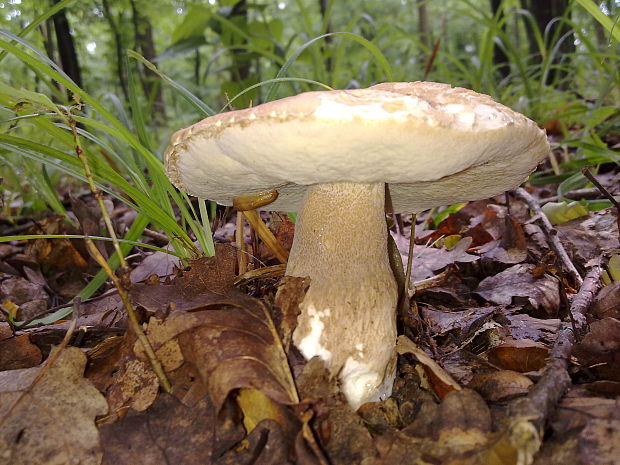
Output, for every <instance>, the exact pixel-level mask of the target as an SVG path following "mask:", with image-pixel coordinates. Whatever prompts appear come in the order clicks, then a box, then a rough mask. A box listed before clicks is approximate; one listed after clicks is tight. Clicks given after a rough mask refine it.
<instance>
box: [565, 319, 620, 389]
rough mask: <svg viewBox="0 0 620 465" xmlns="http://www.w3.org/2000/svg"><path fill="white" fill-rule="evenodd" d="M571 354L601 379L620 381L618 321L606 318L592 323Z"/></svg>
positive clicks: (619, 323) (619, 329) (619, 326)
mask: <svg viewBox="0 0 620 465" xmlns="http://www.w3.org/2000/svg"><path fill="white" fill-rule="evenodd" d="M573 354H574V355H575V356H576V357H577V359H578V360H579V362H580V363H581V364H582V365H584V366H586V367H591V368H590V369H591V370H592V371H593V372H595V373H596V374H598V376H600V377H602V378H603V379H608V380H612V381H620V320H616V319H615V318H609V317H608V318H604V319H602V320H599V321H595V322H594V323H592V324H591V325H590V331H589V332H588V334H586V335H585V336H584V338H583V339H582V340H581V341H580V342H579V343H578V344H576V345H575V347H574V348H573Z"/></svg>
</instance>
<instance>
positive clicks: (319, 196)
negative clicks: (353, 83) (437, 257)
mask: <svg viewBox="0 0 620 465" xmlns="http://www.w3.org/2000/svg"><path fill="white" fill-rule="evenodd" d="M548 151H549V145H548V143H547V139H546V137H545V133H544V131H542V130H541V129H539V128H538V126H537V125H536V124H535V123H534V122H533V121H531V120H529V119H528V118H526V117H525V116H523V115H521V114H519V113H516V112H514V111H513V110H511V109H510V108H507V107H505V106H504V105H501V104H499V103H496V102H495V101H493V99H492V98H491V97H489V96H487V95H481V94H478V93H476V92H473V91H471V90H467V89H462V88H453V87H451V86H450V85H447V84H439V83H434V82H412V83H408V82H395V83H384V84H379V85H375V86H372V87H369V88H367V89H354V90H334V91H320V92H306V93H303V94H299V95H296V96H294V97H288V98H283V99H281V100H277V101H274V102H269V103H265V104H263V105H258V106H256V107H253V108H248V109H245V110H238V111H231V112H228V113H223V114H219V115H216V116H212V117H209V118H207V119H205V120H203V121H201V122H199V123H196V124H194V125H193V126H190V127H188V128H186V129H183V130H180V131H178V132H176V133H175V134H174V135H173V136H172V142H171V145H170V147H169V148H168V150H167V151H166V159H165V166H166V170H167V173H168V175H169V176H170V178H171V180H172V182H173V183H174V184H175V185H176V186H177V187H179V188H180V189H183V190H185V191H187V192H188V193H190V194H193V195H196V196H199V197H202V198H208V199H211V200H215V201H217V202H218V203H221V204H224V205H230V204H231V203H232V201H233V199H234V198H235V197H238V196H241V195H243V194H247V193H252V192H261V191H268V190H272V189H276V190H277V191H278V192H279V196H278V197H277V199H276V200H275V201H274V202H273V203H272V204H270V205H269V206H267V207H266V208H269V209H270V210H281V211H298V212H299V215H298V217H297V225H296V230H295V237H294V242H293V248H292V250H291V254H290V258H289V262H288V265H287V270H286V274H287V275H290V276H300V277H304V276H309V277H310V278H311V284H310V288H309V290H308V292H307V294H306V296H305V298H304V300H303V302H302V304H301V313H300V315H299V318H298V325H297V328H296V330H295V332H294V334H293V342H294V343H295V345H296V346H297V348H298V349H299V350H300V351H301V353H302V354H303V355H304V357H306V358H307V359H311V358H312V357H315V356H318V357H320V358H321V359H322V360H323V361H324V363H325V364H326V365H327V367H328V368H329V370H330V371H331V373H332V374H334V375H337V376H338V377H339V378H340V381H341V385H342V391H343V392H344V394H345V396H346V397H347V399H348V401H349V403H350V404H351V405H352V406H353V407H354V408H357V407H358V406H360V405H361V404H362V403H364V402H367V401H371V400H377V399H379V398H383V397H385V396H388V395H389V394H390V393H391V389H392V382H393V376H394V363H393V361H394V359H395V355H394V354H395V352H394V346H395V341H396V321H395V320H396V317H395V309H396V301H397V290H396V283H395V280H394V277H393V275H392V271H391V270H390V265H389V261H388V252H387V236H388V231H387V228H386V221H385V199H386V186H388V188H389V194H390V200H391V206H392V208H393V211H395V212H420V211H422V210H425V209H428V208H431V207H435V206H440V205H449V204H453V203H455V202H462V201H468V200H477V199H483V198H488V197H491V196H494V195H497V194H499V193H501V192H504V191H505V190H507V189H512V188H514V187H516V186H518V185H519V184H520V183H522V182H523V181H524V180H525V179H526V178H527V177H528V175H529V174H530V173H531V172H532V171H533V170H534V168H535V167H536V165H537V164H538V163H539V162H540V161H541V160H542V159H543V158H544V157H545V156H546V155H547V153H548Z"/></svg>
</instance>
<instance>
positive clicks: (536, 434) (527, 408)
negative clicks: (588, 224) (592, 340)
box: [509, 266, 600, 465]
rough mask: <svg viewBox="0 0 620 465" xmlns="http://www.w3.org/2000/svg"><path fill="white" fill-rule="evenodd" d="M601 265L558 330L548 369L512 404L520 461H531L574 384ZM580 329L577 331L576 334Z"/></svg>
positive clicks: (513, 435) (512, 434)
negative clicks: (572, 365) (577, 348)
mask: <svg viewBox="0 0 620 465" xmlns="http://www.w3.org/2000/svg"><path fill="white" fill-rule="evenodd" d="M599 276H600V269H599V267H598V266H596V267H594V268H592V269H591V270H590V272H589V273H588V274H587V276H586V277H585V279H584V280H583V284H582V285H581V288H580V289H579V292H578V293H577V294H576V295H575V296H574V297H573V300H572V303H571V306H570V313H571V320H572V321H565V322H564V323H562V325H561V326H560V329H559V330H558V332H557V333H556V338H555V343H554V344H553V348H552V349H551V353H550V355H549V361H548V362H547V366H546V368H545V372H544V373H543V375H542V376H541V378H540V379H539V380H538V382H537V383H536V384H535V385H534V387H533V388H532V389H531V390H530V392H529V393H528V395H527V396H526V397H523V398H520V399H517V400H515V401H513V402H512V403H511V404H509V411H510V418H514V419H515V420H514V422H513V423H512V425H511V426H510V432H509V434H510V442H511V443H512V444H513V445H514V447H515V448H516V449H517V451H518V455H519V461H518V464H519V465H529V464H531V463H532V462H533V460H534V454H536V452H538V450H539V449H540V446H541V444H542V439H541V437H542V433H543V428H544V426H545V423H546V422H547V419H548V418H549V417H550V416H551V414H552V413H553V411H554V409H555V406H556V405H557V404H558V402H559V401H560V399H561V398H562V397H563V396H564V394H565V393H566V392H567V391H568V389H569V388H570V386H571V379H570V376H569V374H568V364H569V361H570V354H571V350H572V348H573V345H574V344H575V341H576V339H577V338H578V337H580V335H581V333H582V332H583V331H584V330H585V328H586V318H585V312H586V310H587V309H588V308H589V306H590V304H591V303H592V300H593V299H594V295H595V294H596V291H597V289H598V287H599V285H600V283H599ZM575 333H577V334H575Z"/></svg>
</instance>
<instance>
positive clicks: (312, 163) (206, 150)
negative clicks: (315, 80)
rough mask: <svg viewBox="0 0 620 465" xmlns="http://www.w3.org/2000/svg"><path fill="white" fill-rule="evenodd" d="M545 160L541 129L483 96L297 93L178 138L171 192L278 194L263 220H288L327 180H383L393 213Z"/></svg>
mask: <svg viewBox="0 0 620 465" xmlns="http://www.w3.org/2000/svg"><path fill="white" fill-rule="evenodd" d="M548 152H549V145H548V143H547V139H546V137H545V133H544V131H543V130H541V129H539V128H538V126H537V125H536V124H535V123H534V122H533V121H531V120H529V119H528V118H526V117H525V116H523V115H521V114H520V113H517V112H515V111H513V110H511V109H510V108H508V107H506V106H504V105H501V104H499V103H497V102H495V101H494V100H493V99H492V98H491V97H489V96H487V95H482V94H478V93H476V92H474V91H471V90H467V89H462V88H458V87H456V88H453V87H451V86H450V85H448V84H440V83H434V82H412V83H408V82H402V83H401V82H397V83H384V84H378V85H375V86H372V87H369V88H367V89H354V90H336V91H320V92H306V93H303V94H299V95H296V96H294V97H288V98H284V99H281V100H277V101H274V102H269V103H265V104H263V105H259V106H256V107H253V108H248V109H245V110H238V111H232V112H228V113H222V114H219V115H216V116H212V117H209V118H206V119H204V120H203V121H201V122H199V123H196V124H194V125H193V126H190V127H188V128H186V129H182V130H180V131H178V132H176V133H175V134H174V135H173V137H172V142H171V145H170V146H169V147H168V150H167V151H166V156H165V165H166V170H167V172H168V175H169V176H170V178H171V179H172V181H173V183H174V184H175V185H176V186H177V187H179V188H180V189H183V190H185V191H187V192H188V193H190V194H193V195H196V196H198V197H201V198H208V199H211V200H215V201H217V202H219V203H221V204H224V205H230V204H232V200H233V199H234V198H235V197H238V196H240V195H242V194H248V193H252V192H260V191H265V190H270V189H277V190H278V192H279V194H280V195H279V196H278V198H277V200H276V201H275V202H274V203H272V204H270V205H269V206H268V207H266V208H268V209H270V210H284V211H297V210H298V209H299V207H300V204H301V200H302V198H303V194H304V192H305V189H306V187H307V186H309V185H313V184H318V183H325V182H356V183H372V182H385V183H388V184H389V188H390V195H391V200H392V205H393V208H394V211H397V212H399V211H411V212H418V211H422V210H424V209H427V208H431V207H434V206H439V205H448V204H452V203H455V202H461V201H467V200H477V199H482V198H487V197H491V196H493V195H497V194H499V193H501V192H503V191H505V190H508V189H512V188H514V187H516V186H518V185H519V184H520V183H522V182H523V181H524V180H525V179H526V178H527V176H528V175H529V174H530V173H531V171H532V170H533V169H534V168H535V167H536V165H537V164H538V163H539V162H540V161H541V160H542V159H544V157H545V156H546V155H547V153H548Z"/></svg>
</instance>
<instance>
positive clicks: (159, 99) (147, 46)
mask: <svg viewBox="0 0 620 465" xmlns="http://www.w3.org/2000/svg"><path fill="white" fill-rule="evenodd" d="M131 10H132V18H133V26H134V37H135V48H136V49H137V50H140V53H141V54H142V56H143V57H144V58H146V59H147V60H149V61H153V59H154V58H155V57H156V56H157V53H156V51H155V40H154V39H153V28H152V26H151V22H150V21H149V19H148V18H147V17H146V16H144V15H143V14H142V13H141V12H140V9H139V8H138V5H136V1H135V0H131ZM140 77H141V81H142V89H143V90H144V94H145V95H146V96H147V98H148V99H151V98H153V110H154V112H155V115H156V118H155V121H156V122H163V121H164V120H165V119H166V111H165V110H166V108H165V104H164V95H163V92H162V87H161V85H160V82H159V78H158V76H157V74H156V73H154V72H153V71H151V70H150V69H148V68H145V69H144V74H140Z"/></svg>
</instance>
